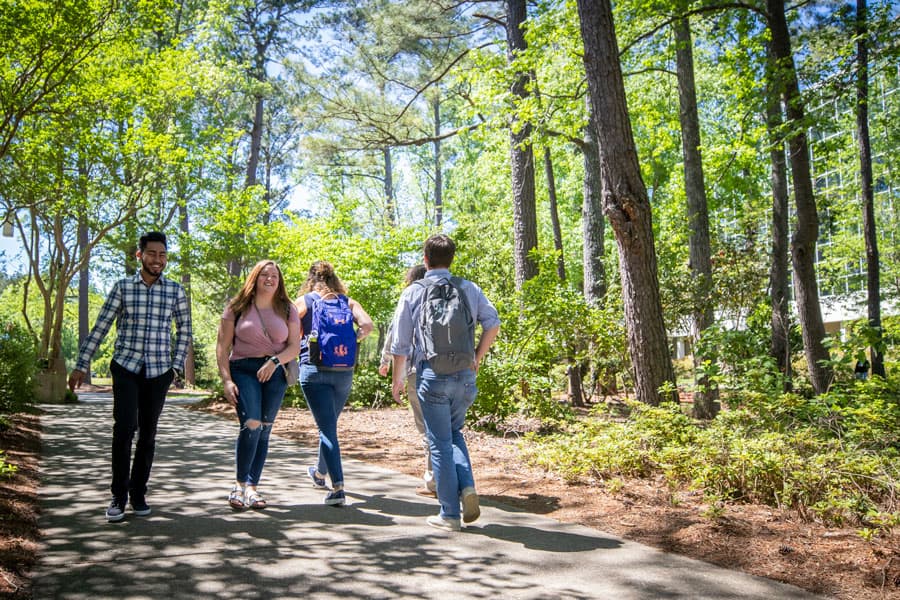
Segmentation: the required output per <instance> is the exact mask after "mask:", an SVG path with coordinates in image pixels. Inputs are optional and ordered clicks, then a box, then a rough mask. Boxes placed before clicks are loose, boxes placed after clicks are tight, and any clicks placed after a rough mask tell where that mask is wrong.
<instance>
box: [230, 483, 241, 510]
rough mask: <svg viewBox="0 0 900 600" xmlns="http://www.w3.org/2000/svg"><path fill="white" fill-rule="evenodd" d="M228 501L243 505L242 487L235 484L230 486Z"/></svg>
mask: <svg viewBox="0 0 900 600" xmlns="http://www.w3.org/2000/svg"><path fill="white" fill-rule="evenodd" d="M228 502H230V503H232V504H240V505H241V506H243V505H244V489H243V488H242V487H241V486H239V485H237V484H235V486H234V487H233V488H231V493H230V494H228Z"/></svg>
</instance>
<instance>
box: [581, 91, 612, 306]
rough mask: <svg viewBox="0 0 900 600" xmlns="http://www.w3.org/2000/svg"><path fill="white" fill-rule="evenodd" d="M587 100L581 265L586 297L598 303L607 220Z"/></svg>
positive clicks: (603, 273)
mask: <svg viewBox="0 0 900 600" xmlns="http://www.w3.org/2000/svg"><path fill="white" fill-rule="evenodd" d="M587 103H588V125H587V127H585V129H584V143H583V145H582V147H581V150H582V153H583V160H584V183H583V186H582V189H583V193H584V198H583V201H582V205H581V237H582V240H583V245H584V249H583V254H582V259H581V260H582V265H583V268H584V298H585V300H587V302H588V304H592V305H597V304H600V301H601V300H603V298H604V297H605V296H606V267H605V266H604V264H603V257H604V250H605V249H604V247H603V238H604V236H605V235H606V232H605V229H606V222H605V221H604V220H603V207H602V201H603V199H602V189H603V182H602V181H601V180H600V148H598V147H597V120H596V119H595V118H594V113H593V110H592V109H591V106H590V104H591V102H590V98H587Z"/></svg>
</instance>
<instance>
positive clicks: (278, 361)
mask: <svg viewBox="0 0 900 600" xmlns="http://www.w3.org/2000/svg"><path fill="white" fill-rule="evenodd" d="M269 360H271V361H272V362H273V363H275V366H276V367H277V366H278V365H280V364H281V361H280V360H278V357H277V356H270V357H269Z"/></svg>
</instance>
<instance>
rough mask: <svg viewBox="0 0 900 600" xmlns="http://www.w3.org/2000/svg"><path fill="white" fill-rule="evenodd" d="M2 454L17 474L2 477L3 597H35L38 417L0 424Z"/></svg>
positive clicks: (0, 570) (24, 416) (0, 552)
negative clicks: (32, 581) (32, 575)
mask: <svg viewBox="0 0 900 600" xmlns="http://www.w3.org/2000/svg"><path fill="white" fill-rule="evenodd" d="M0 451H2V452H3V459H4V460H5V461H6V462H7V463H8V464H11V465H15V467H16V471H15V473H12V474H9V475H0V597H2V598H31V590H30V587H31V586H30V579H29V571H30V570H31V568H32V567H33V566H34V562H35V556H36V552H37V539H38V514H39V511H38V499H37V489H38V460H39V458H40V455H41V424H40V421H39V417H38V415H30V414H19V415H15V416H14V417H12V419H11V426H10V427H4V425H3V424H0Z"/></svg>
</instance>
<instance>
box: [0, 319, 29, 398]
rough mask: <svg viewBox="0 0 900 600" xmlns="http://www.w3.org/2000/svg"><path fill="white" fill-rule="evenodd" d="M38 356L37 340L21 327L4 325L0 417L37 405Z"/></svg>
mask: <svg viewBox="0 0 900 600" xmlns="http://www.w3.org/2000/svg"><path fill="white" fill-rule="evenodd" d="M36 375H37V353H36V347H35V343H34V338H32V337H31V334H29V333H28V331H27V330H26V329H25V328H24V327H22V326H21V325H19V324H17V323H13V322H9V321H7V322H0V415H2V414H9V413H16V412H20V411H22V410H24V409H26V408H28V407H29V406H31V405H32V404H33V403H34V378H35V376H36Z"/></svg>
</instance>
